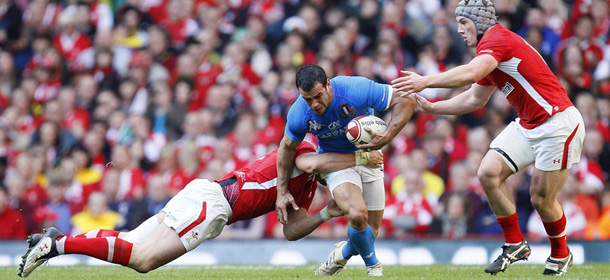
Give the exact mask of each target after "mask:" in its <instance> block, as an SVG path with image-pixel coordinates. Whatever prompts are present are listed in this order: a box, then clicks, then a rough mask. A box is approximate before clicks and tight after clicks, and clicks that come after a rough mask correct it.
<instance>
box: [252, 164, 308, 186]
mask: <svg viewBox="0 0 610 280" xmlns="http://www.w3.org/2000/svg"><path fill="white" fill-rule="evenodd" d="M301 174H303V171H301V170H300V169H298V168H296V166H295V167H294V168H293V169H292V174H291V175H290V178H291V179H292V178H296V177H298V176H299V175H301ZM276 186H277V177H276V178H273V179H271V180H269V181H267V182H263V183H257V182H244V185H243V186H242V187H241V189H242V190H268V189H271V188H275V187H276Z"/></svg>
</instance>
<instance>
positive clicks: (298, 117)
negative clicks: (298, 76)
mask: <svg viewBox="0 0 610 280" xmlns="http://www.w3.org/2000/svg"><path fill="white" fill-rule="evenodd" d="M303 104H304V101H303V100H301V98H300V97H299V98H298V99H297V101H296V102H295V103H294V104H293V105H292V107H290V110H289V111H288V115H287V120H286V128H285V129H284V133H285V134H286V136H288V138H290V140H292V141H294V142H301V141H303V139H304V138H305V134H307V126H306V124H305V110H304V109H307V108H303Z"/></svg>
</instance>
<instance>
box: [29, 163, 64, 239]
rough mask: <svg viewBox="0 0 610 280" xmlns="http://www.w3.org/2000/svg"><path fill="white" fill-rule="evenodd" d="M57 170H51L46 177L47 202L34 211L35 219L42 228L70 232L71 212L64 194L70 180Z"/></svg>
mask: <svg viewBox="0 0 610 280" xmlns="http://www.w3.org/2000/svg"><path fill="white" fill-rule="evenodd" d="M62 173H63V171H61V170H59V169H55V170H51V171H50V172H49V173H48V175H47V177H48V178H49V185H48V186H47V188H46V191H47V197H48V198H49V201H48V202H47V203H46V204H45V205H43V206H41V207H38V208H37V209H36V213H35V216H36V219H37V220H38V223H39V224H40V225H41V227H42V228H48V227H56V228H57V229H59V230H60V231H62V232H70V229H71V225H70V219H71V218H72V211H71V210H70V205H69V204H68V203H67V202H66V200H65V193H66V191H67V189H68V186H69V185H70V183H71V180H70V179H69V178H68V177H67V176H65V175H64V174H62Z"/></svg>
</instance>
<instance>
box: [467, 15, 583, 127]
mask: <svg viewBox="0 0 610 280" xmlns="http://www.w3.org/2000/svg"><path fill="white" fill-rule="evenodd" d="M485 54H489V55H491V56H493V57H494V58H495V59H496V60H497V61H498V63H499V64H498V67H497V68H496V69H494V70H493V71H492V72H491V73H490V74H489V75H487V76H485V77H484V78H483V79H481V80H480V81H478V82H477V83H478V84H479V85H482V86H491V85H493V86H496V87H498V88H499V89H500V90H502V92H503V93H504V95H505V96H506V98H507V99H508V102H510V104H511V105H512V107H513V108H514V109H515V110H516V111H517V115H519V118H521V121H520V124H521V125H522V126H523V127H524V128H527V129H532V128H534V127H536V126H538V125H540V124H541V123H543V122H544V121H545V120H546V119H548V118H549V117H551V116H552V115H553V114H555V113H557V112H561V111H563V110H565V109H566V108H568V107H570V106H573V104H572V102H571V101H570V99H569V98H568V94H567V93H566V91H565V90H564V89H563V87H562V86H561V84H560V83H559V80H558V79H557V77H555V75H554V74H553V72H551V69H549V67H548V66H547V64H546V62H544V60H543V59H542V57H541V56H540V54H538V52H536V50H534V48H532V47H531V46H530V45H529V44H528V43H527V42H525V40H523V38H521V37H520V36H519V35H517V34H515V33H513V32H512V31H510V30H508V29H506V28H504V27H502V26H501V25H499V24H496V25H495V26H493V27H491V28H490V29H489V30H488V31H487V33H486V34H485V35H484V36H483V38H482V39H481V41H480V42H479V45H478V46H477V56H479V55H485Z"/></svg>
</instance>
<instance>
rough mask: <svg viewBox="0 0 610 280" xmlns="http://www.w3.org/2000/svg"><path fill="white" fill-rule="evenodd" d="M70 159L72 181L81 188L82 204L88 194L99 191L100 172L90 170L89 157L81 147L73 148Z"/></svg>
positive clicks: (94, 169) (98, 170) (93, 169)
mask: <svg viewBox="0 0 610 280" xmlns="http://www.w3.org/2000/svg"><path fill="white" fill-rule="evenodd" d="M70 157H71V159H72V163H73V164H74V172H75V174H74V179H75V181H77V182H78V183H80V185H81V186H82V198H83V199H82V201H83V202H84V201H86V200H87V197H89V194H91V193H92V192H94V191H99V190H101V181H102V171H101V170H100V169H96V168H92V165H91V164H92V159H91V155H90V154H89V151H88V150H87V149H86V148H85V147H84V146H82V145H76V146H74V148H72V151H71V152H70ZM62 162H63V160H62ZM70 171H71V170H70Z"/></svg>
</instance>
